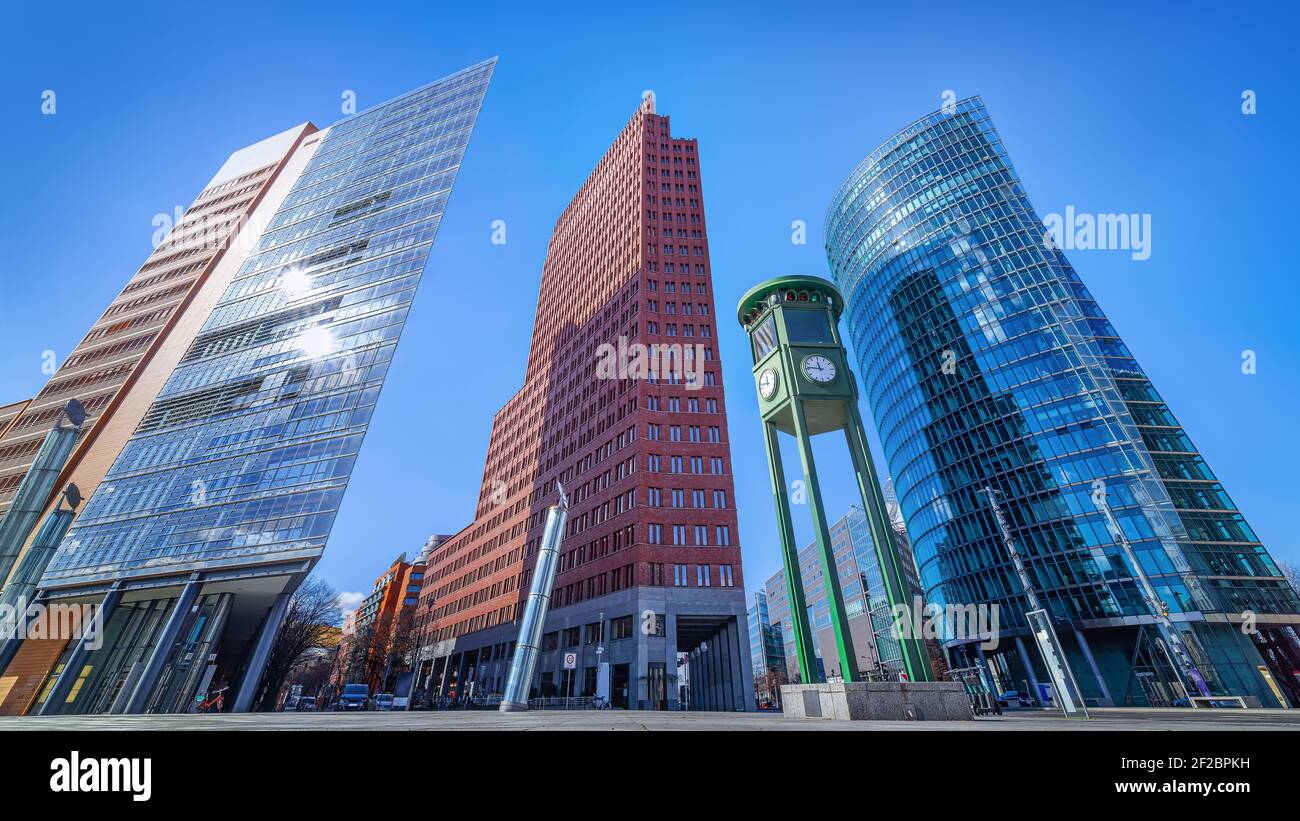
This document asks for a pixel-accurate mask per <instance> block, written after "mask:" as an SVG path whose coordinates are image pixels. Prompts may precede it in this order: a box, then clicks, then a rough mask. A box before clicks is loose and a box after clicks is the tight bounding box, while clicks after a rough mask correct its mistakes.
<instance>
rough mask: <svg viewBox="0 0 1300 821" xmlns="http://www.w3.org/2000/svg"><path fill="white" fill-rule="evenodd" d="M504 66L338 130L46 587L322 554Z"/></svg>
mask: <svg viewBox="0 0 1300 821" xmlns="http://www.w3.org/2000/svg"><path fill="white" fill-rule="evenodd" d="M493 67H494V62H487V63H484V64H481V65H478V66H474V67H472V68H469V69H466V70H465V71H462V72H459V73H457V74H454V75H452V76H450V77H447V78H445V79H443V80H440V81H438V82H436V83H433V84H431V85H429V86H426V87H424V88H422V89H419V90H417V91H415V92H412V93H410V94H407V95H404V96H402V97H399V98H397V99H395V100H392V101H390V102H388V103H385V104H383V105H381V106H378V107H376V108H374V109H371V110H369V111H366V112H363V113H360V114H357V115H355V116H353V117H350V118H348V119H346V120H343V121H341V122H340V123H338V124H336V125H334V126H333V127H332V128H330V129H329V130H328V131H327V132H326V134H325V136H324V137H323V138H322V139H321V142H320V145H319V146H318V148H317V150H316V153H315V154H314V156H313V157H312V158H311V160H310V161H309V162H308V164H307V166H306V167H305V169H304V170H303V172H302V174H301V175H300V177H299V178H298V180H297V181H296V183H295V184H294V186H293V188H292V190H291V191H290V193H289V194H288V196H287V198H286V199H285V201H284V202H283V204H282V205H281V207H280V209H279V210H278V212H277V213H276V214H275V216H274V217H273V219H272V220H271V222H270V224H269V225H268V227H267V228H266V230H265V231H264V232H263V234H262V236H261V238H260V241H259V242H258V244H257V246H256V247H255V248H254V249H253V251H252V252H251V253H250V254H249V256H248V257H247V259H246V260H245V261H244V263H243V266H242V267H241V269H240V270H239V273H238V274H237V275H236V277H235V279H234V281H233V282H232V283H231V285H230V286H229V288H228V289H227V290H226V292H225V294H224V295H223V296H222V298H221V299H220V301H219V302H218V304H217V305H216V307H215V308H214V309H213V311H212V313H211V315H210V316H209V317H208V319H207V321H206V323H205V324H204V326H203V328H202V330H201V331H200V333H199V334H198V337H197V338H196V339H195V341H194V343H193V344H192V345H191V346H190V348H189V350H188V352H187V353H186V354H185V355H184V357H183V358H182V359H181V362H180V364H179V365H178V366H177V368H176V369H175V371H174V372H173V373H172V375H171V378H170V379H169V380H168V381H167V383H166V385H165V386H164V387H163V389H162V390H161V392H160V393H159V395H158V398H157V399H156V401H155V402H154V403H153V405H152V406H151V407H150V409H149V411H148V412H147V413H146V414H145V416H144V418H143V420H142V421H141V423H140V425H139V427H138V428H137V429H136V431H135V433H134V435H133V436H132V437H131V439H130V441H129V442H128V443H127V445H126V446H125V447H124V448H123V449H122V451H121V453H120V455H119V456H118V458H117V460H116V461H115V462H114V464H113V466H112V468H111V469H110V470H109V472H108V474H107V476H106V478H105V480H104V482H103V484H102V485H101V486H100V488H99V490H98V492H96V493H95V495H94V496H93V497H92V498H91V499H90V501H89V502H88V503H87V505H86V508H85V510H84V511H83V512H82V514H81V516H80V517H79V518H78V519H77V521H76V522H75V524H74V526H73V528H72V530H71V532H69V534H68V535H67V537H66V538H65V540H64V542H63V544H62V545H61V547H60V549H59V551H58V553H57V554H56V556H55V557H54V559H53V560H52V561H51V563H50V566H49V568H48V570H47V572H46V575H45V577H44V579H43V580H42V586H43V587H48V586H52V585H53V586H58V585H60V584H69V583H79V582H85V581H88V580H93V579H96V578H125V577H130V576H132V575H138V574H154V573H158V572H160V571H173V570H180V569H189V568H209V567H216V566H226V565H246V564H254V563H262V562H271V561H277V560H283V559H304V558H305V559H314V558H316V557H318V556H319V555H320V554H321V552H322V551H323V550H324V547H325V541H326V537H327V536H328V534H329V531H330V527H331V525H332V523H333V521H334V517H335V514H336V513H337V511H338V506H339V502H340V500H341V499H342V496H343V491H344V488H345V487H346V485H347V481H348V478H349V475H350V474H351V471H352V466H353V462H354V460H355V459H356V455H357V452H358V450H359V448H360V446H361V440H362V437H363V436H364V434H365V431H366V426H367V424H368V422H369V421H370V416H371V413H372V411H373V409H374V405H375V402H376V400H377V399H378V396H379V390H380V387H381V386H382V384H383V380H384V375H385V372H386V370H387V368H388V364H389V362H390V360H391V358H392V355H393V351H394V349H395V348H396V346H397V340H398V336H399V335H400V333H401V331H402V326H403V323H404V322H405V320H406V315H407V311H408V309H409V306H410V303H411V300H412V298H413V297H414V296H415V290H416V286H417V285H418V284H419V281H420V276H421V274H422V273H423V271H424V267H425V263H426V261H427V259H428V256H429V250H430V248H431V247H432V244H433V241H434V236H435V234H436V233H437V230H438V224H439V220H440V218H441V216H442V213H443V209H444V208H445V207H446V204H447V199H448V197H449V196H450V194H451V188H452V183H453V182H454V181H455V179H456V173H457V171H458V169H459V167H460V162H461V158H462V156H463V154H464V151H465V147H466V145H467V143H468V141H469V137H470V132H471V130H472V128H473V126H474V122H475V118H476V116H477V114H478V110H479V106H480V104H481V103H482V100H483V95H484V92H485V91H486V89H487V85H488V81H489V79H490V77H491V74H492V70H493Z"/></svg>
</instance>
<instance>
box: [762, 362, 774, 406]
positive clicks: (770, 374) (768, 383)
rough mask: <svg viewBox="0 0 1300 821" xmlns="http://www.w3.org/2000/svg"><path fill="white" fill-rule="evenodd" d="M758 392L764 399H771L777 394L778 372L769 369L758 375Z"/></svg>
mask: <svg viewBox="0 0 1300 821" xmlns="http://www.w3.org/2000/svg"><path fill="white" fill-rule="evenodd" d="M758 392H759V393H760V394H762V396H763V398H764V399H771V398H772V394H774V393H776V370H775V369H774V368H768V369H767V370H765V371H763V372H762V373H760V374H759V375H758Z"/></svg>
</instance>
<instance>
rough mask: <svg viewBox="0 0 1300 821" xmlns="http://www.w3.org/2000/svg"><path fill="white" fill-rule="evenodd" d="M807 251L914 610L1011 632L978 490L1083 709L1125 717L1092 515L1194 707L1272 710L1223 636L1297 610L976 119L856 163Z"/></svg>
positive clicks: (1007, 595) (1137, 692) (974, 111)
mask: <svg viewBox="0 0 1300 821" xmlns="http://www.w3.org/2000/svg"><path fill="white" fill-rule="evenodd" d="M826 250H827V256H828V259H829V262H830V267H831V271H832V273H833V276H834V278H835V281H836V283H837V284H838V285H839V287H840V288H841V289H842V290H843V292H844V294H845V296H846V300H847V308H848V310H847V311H846V316H847V321H848V327H849V330H850V333H851V336H852V340H853V345H854V348H855V350H856V352H857V356H858V357H859V361H860V365H861V373H862V377H863V382H864V392H865V394H866V396H867V399H868V401H869V403H870V406H871V410H872V413H873V415H874V417H875V421H876V425H877V428H878V430H879V433H880V439H881V443H882V445H883V448H884V452H885V457H886V459H887V460H888V464H889V468H890V472H891V473H892V474H893V478H894V482H895V486H896V488H897V495H898V501H899V505H900V508H901V511H902V513H903V516H904V517H905V519H906V523H907V529H908V531H909V533H910V535H911V537H912V545H913V549H914V551H915V558H916V562H917V565H918V568H919V572H920V580H921V584H922V587H923V588H924V591H925V596H926V599H927V601H930V602H933V603H936V604H939V605H940V606H943V605H947V604H970V603H986V604H998V605H1000V606H1001V621H1002V627H1003V631H1004V633H1008V632H1009V633H1010V634H1011V635H1015V634H1017V633H1020V634H1023V633H1024V627H1025V624H1024V617H1023V613H1024V611H1025V609H1026V604H1025V600H1024V597H1023V593H1022V590H1021V587H1020V584H1019V582H1018V580H1016V578H1015V573H1014V571H1013V569H1012V567H1011V564H1010V560H1009V557H1008V556H1007V554H1006V551H1005V548H1004V546H1003V544H1002V542H1001V539H1000V537H999V532H998V528H997V526H996V524H995V521H994V519H993V517H992V514H991V512H990V509H989V506H988V503H987V501H986V500H985V498H984V496H983V494H982V493H981V489H982V488H984V487H985V486H991V487H993V488H995V489H996V490H998V491H1001V493H1002V494H1003V496H1002V498H1003V502H1004V510H1005V512H1006V514H1007V516H1008V518H1009V519H1010V524H1011V526H1012V530H1013V534H1014V537H1015V539H1016V540H1017V543H1018V545H1019V546H1020V550H1021V552H1022V553H1024V554H1026V555H1027V557H1028V565H1029V573H1030V575H1031V578H1032V580H1033V583H1034V584H1035V585H1036V587H1037V589H1038V592H1039V595H1040V596H1041V598H1042V599H1043V606H1044V607H1046V608H1047V609H1048V610H1049V611H1050V612H1051V613H1052V615H1053V616H1054V617H1055V618H1056V619H1057V620H1058V621H1059V622H1061V623H1065V624H1069V625H1072V626H1074V627H1075V628H1076V629H1077V630H1079V631H1082V632H1083V633H1084V634H1085V635H1086V637H1087V638H1086V640H1085V639H1083V638H1079V639H1078V641H1077V642H1067V643H1069V644H1073V645H1076V646H1077V647H1078V648H1079V649H1078V650H1077V651H1076V650H1074V648H1073V647H1067V651H1070V652H1072V653H1074V654H1072V655H1071V658H1070V661H1071V664H1072V666H1075V665H1077V666H1075V669H1076V677H1077V678H1078V679H1079V682H1080V685H1081V686H1083V688H1084V690H1085V695H1086V696H1091V697H1093V698H1096V699H1098V700H1103V699H1104V698H1105V695H1104V693H1105V691H1106V690H1107V689H1109V691H1110V699H1111V700H1112V701H1114V702H1116V703H1120V702H1121V701H1126V702H1128V703H1142V695H1141V690H1142V688H1141V687H1140V686H1139V684H1138V683H1135V681H1134V677H1133V675H1132V673H1133V666H1134V665H1133V663H1132V661H1131V659H1132V658H1134V657H1135V655H1134V654H1135V648H1136V647H1137V645H1138V644H1139V643H1140V642H1141V641H1143V639H1142V638H1141V637H1140V636H1139V628H1138V625H1142V624H1150V623H1151V622H1152V621H1153V619H1152V618H1151V617H1150V616H1149V612H1150V611H1149V609H1148V607H1147V605H1146V602H1145V601H1144V600H1143V598H1142V595H1141V591H1140V589H1139V586H1138V584H1137V581H1136V579H1135V578H1134V575H1133V568H1132V567H1130V566H1129V564H1128V562H1127V561H1126V559H1125V557H1124V555H1123V551H1122V550H1121V546H1120V545H1118V544H1116V540H1115V538H1114V537H1113V536H1112V535H1111V533H1110V531H1109V530H1108V527H1107V524H1106V521H1105V519H1104V518H1103V515H1102V513H1101V512H1099V508H1098V503H1097V500H1098V499H1099V498H1102V497H1103V496H1104V499H1105V502H1106V504H1108V505H1109V507H1110V508H1111V509H1112V510H1113V512H1114V514H1115V516H1116V517H1117V519H1118V521H1119V523H1120V526H1121V527H1122V528H1123V530H1124V532H1125V534H1126V536H1127V538H1128V540H1129V542H1130V543H1131V544H1132V547H1133V550H1134V551H1135V554H1136V556H1137V558H1138V562H1139V563H1140V564H1141V565H1142V569H1143V570H1144V571H1145V574H1146V575H1147V576H1148V577H1149V578H1150V580H1151V583H1152V584H1153V585H1154V587H1155V588H1156V590H1157V592H1158V595H1159V597H1160V598H1161V599H1163V600H1164V602H1166V603H1167V605H1168V608H1169V610H1170V613H1171V618H1172V619H1173V621H1174V622H1175V624H1176V625H1178V629H1179V632H1180V634H1182V635H1184V637H1185V641H1186V642H1187V644H1188V646H1189V649H1190V650H1191V652H1192V655H1193V657H1194V660H1195V661H1196V663H1197V664H1198V666H1199V667H1200V670H1201V672H1202V673H1203V674H1205V676H1206V678H1207V679H1208V680H1209V681H1210V684H1211V686H1212V688H1213V689H1214V690H1215V691H1216V692H1229V693H1239V694H1252V695H1257V696H1259V697H1260V699H1261V700H1262V702H1263V703H1265V704H1272V703H1273V701H1272V697H1271V696H1270V695H1268V691H1267V688H1266V687H1265V685H1264V682H1263V680H1262V678H1261V676H1260V675H1259V674H1258V671H1257V669H1256V666H1257V665H1258V664H1260V663H1261V656H1260V653H1258V652H1256V650H1255V649H1254V647H1252V638H1251V637H1250V636H1248V635H1245V634H1243V632H1242V631H1241V630H1239V629H1237V627H1236V626H1235V625H1233V624H1231V623H1230V621H1239V620H1240V614H1242V613H1243V612H1245V611H1253V612H1254V613H1256V614H1273V616H1272V617H1271V618H1264V617H1261V623H1269V624H1270V627H1269V628H1268V629H1267V630H1264V631H1261V634H1260V637H1256V638H1255V639H1254V641H1255V643H1256V644H1260V645H1262V644H1264V643H1265V641H1271V640H1276V639H1279V638H1281V639H1282V640H1284V641H1286V642H1293V641H1294V632H1293V627H1291V626H1289V625H1293V624H1295V623H1296V621H1297V619H1298V618H1300V617H1297V616H1296V614H1297V613H1300V603H1297V600H1296V595H1295V593H1294V592H1293V591H1292V590H1291V589H1290V588H1289V586H1288V585H1287V584H1286V582H1285V581H1284V580H1283V579H1282V578H1281V576H1280V574H1279V572H1278V569H1277V567H1276V566H1275V564H1274V563H1273V561H1272V559H1271V558H1270V557H1269V555H1268V553H1267V551H1265V549H1264V547H1263V546H1262V545H1261V544H1260V543H1259V541H1258V540H1257V539H1256V537H1255V535H1254V533H1253V532H1252V531H1251V530H1250V527H1249V525H1247V523H1246V521H1245V519H1244V518H1243V517H1242V514H1241V513H1240V512H1239V511H1238V510H1237V508H1236V506H1235V505H1234V504H1233V502H1232V500H1231V499H1230V498H1229V497H1228V495H1227V493H1226V492H1225V491H1224V489H1223V487H1222V486H1221V485H1220V484H1219V482H1218V481H1217V480H1216V479H1215V477H1214V475H1213V473H1211V471H1210V469H1209V467H1208V466H1207V465H1206V463H1205V460H1204V459H1203V458H1202V456H1201V455H1200V454H1199V453H1198V452H1197V450H1196V448H1195V447H1194V446H1193V444H1192V443H1191V441H1190V440H1189V438H1188V436H1187V434H1186V433H1185V432H1184V430H1183V429H1182V428H1181V427H1180V426H1179V424H1178V421H1177V420H1176V419H1175V418H1174V416H1173V414H1172V413H1171V412H1170V410H1169V408H1168V407H1167V406H1166V405H1165V403H1164V402H1163V400H1162V399H1161V398H1160V395H1159V394H1158V393H1157V392H1156V390H1155V388H1154V386H1153V385H1152V384H1151V382H1150V380H1148V379H1147V377H1146V375H1145V373H1144V372H1143V370H1142V368H1141V366H1140V365H1139V364H1138V363H1137V361H1136V360H1135V359H1134V358H1133V356H1132V355H1131V354H1130V353H1129V351H1128V349H1127V348H1126V347H1125V345H1124V342H1123V340H1122V339H1120V337H1119V335H1118V333H1117V332H1116V330H1115V329H1114V328H1113V327H1112V326H1111V324H1110V322H1109V321H1108V320H1107V319H1106V316H1105V315H1104V314H1103V313H1102V311H1101V309H1100V308H1099V307H1098V306H1097V303H1096V302H1095V301H1094V300H1093V298H1092V296H1091V295H1090V293H1089V292H1088V290H1087V288H1085V287H1084V285H1083V283H1082V282H1081V281H1080V279H1079V277H1078V276H1077V275H1076V273H1075V271H1074V269H1073V268H1072V267H1071V265H1070V263H1069V262H1068V261H1067V260H1066V258H1065V256H1064V255H1063V254H1062V253H1061V251H1060V250H1059V249H1057V248H1056V247H1055V246H1054V245H1053V244H1052V243H1050V242H1048V241H1046V240H1045V230H1044V226H1043V223H1042V221H1041V220H1040V219H1039V217H1038V215H1037V214H1036V213H1035V212H1034V210H1033V207H1032V206H1031V205H1030V202H1029V198H1028V196H1027V195H1026V193H1025V191H1024V189H1023V187H1022V186H1021V183H1020V180H1019V178H1018V177H1017V176H1016V173H1015V170H1014V168H1013V167H1012V164H1011V160H1010V158H1009V157H1008V156H1007V152H1006V149H1005V147H1004V146H1003V144H1002V141H1001V139H1000V138H999V136H998V134H997V132H996V130H995V129H994V127H993V124H992V123H991V121H990V119H989V115H988V113H987V111H986V110H985V108H984V105H983V104H982V102H981V101H980V100H979V99H978V98H972V99H967V100H963V101H961V102H959V103H958V104H957V105H956V106H955V107H954V108H952V109H949V110H943V111H938V112H935V113H933V114H930V115H928V116H926V117H924V118H922V119H921V120H918V121H917V122H916V123H913V124H912V125H910V126H908V127H907V128H905V129H904V130H902V131H901V132H899V133H898V134H896V135H894V136H893V137H891V138H890V139H889V140H888V141H886V142H885V143H884V144H883V145H882V146H881V147H880V148H878V149H877V150H876V151H875V152H873V153H872V154H871V155H870V156H868V157H867V159H866V160H864V161H863V162H862V163H861V164H860V165H859V166H858V167H857V168H856V169H855V170H854V171H853V173H852V174H851V175H850V176H849V178H848V179H847V180H846V181H845V183H844V184H843V185H842V186H841V188H840V190H839V191H838V192H837V194H836V196H835V198H834V201H833V202H832V205H831V208H830V212H829V214H828V217H827V228H826ZM1279 631H1280V633H1281V634H1282V635H1279ZM1265 637H1266V638H1265ZM1085 641H1086V642H1091V648H1092V653H1091V654H1090V653H1089V651H1088V649H1087V645H1086V644H1085V643H1084V642H1085ZM1003 651H1007V652H1005V653H1002V655H1003V656H1009V657H1010V659H1009V661H1010V663H1011V664H1015V663H1018V661H1017V660H1016V658H1015V656H1016V651H1015V649H1014V648H1007V647H1006V646H1004V647H1003ZM1089 655H1091V656H1092V658H1089ZM1266 655H1267V654H1266ZM1021 657H1022V659H1023V657H1024V656H1023V654H1021ZM1001 661H1002V662H1007V661H1008V659H1007V658H1003V659H1001ZM1014 675H1015V673H1014V672H1012V676H1013V677H1014ZM1030 677H1031V678H1032V672H1031V674H1030ZM1281 677H1282V676H1281V675H1278V678H1281ZM1107 685H1109V687H1107Z"/></svg>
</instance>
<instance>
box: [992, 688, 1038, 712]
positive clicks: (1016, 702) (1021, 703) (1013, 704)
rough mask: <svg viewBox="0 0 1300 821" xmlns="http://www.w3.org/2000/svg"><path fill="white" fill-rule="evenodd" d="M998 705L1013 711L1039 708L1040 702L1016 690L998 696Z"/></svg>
mask: <svg viewBox="0 0 1300 821" xmlns="http://www.w3.org/2000/svg"><path fill="white" fill-rule="evenodd" d="M998 704H1001V705H1002V706H1003V707H1009V708H1011V709H1013V710H1014V709H1017V708H1030V707H1037V706H1038V702H1036V701H1034V700H1033V699H1032V698H1030V697H1029V694H1028V693H1021V692H1019V691H1016V690H1008V691H1007V692H1005V693H1003V694H1002V695H1000V696H998Z"/></svg>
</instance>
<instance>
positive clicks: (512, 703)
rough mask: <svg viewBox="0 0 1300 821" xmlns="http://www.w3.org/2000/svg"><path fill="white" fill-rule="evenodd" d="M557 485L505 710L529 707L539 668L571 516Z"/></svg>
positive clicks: (508, 682) (522, 623) (521, 623)
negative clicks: (552, 593) (544, 629)
mask: <svg viewBox="0 0 1300 821" xmlns="http://www.w3.org/2000/svg"><path fill="white" fill-rule="evenodd" d="M556 487H557V488H558V489H559V491H560V501H559V502H558V503H556V504H554V505H551V506H550V507H549V508H548V509H547V511H546V526H545V527H544V528H543V530H542V545H541V549H540V551H539V552H538V554H537V563H536V564H535V565H534V566H533V583H532V584H531V585H530V586H529V590H528V601H527V602H525V603H524V614H523V617H522V618H521V619H520V620H519V641H518V643H517V644H516V645H515V655H514V658H513V659H512V660H511V662H510V672H509V673H507V674H506V690H505V694H504V696H503V697H502V699H501V708H500V709H501V712H503V713H517V712H523V711H525V710H527V709H528V689H529V686H530V685H531V684H532V681H533V674H534V672H535V671H536V670H537V656H538V653H539V652H541V643H542V628H543V627H544V626H545V625H546V611H547V609H548V608H549V607H550V605H551V590H552V588H554V587H555V574H556V573H557V572H558V570H559V566H560V543H561V542H563V541H564V523H565V521H566V520H567V519H568V517H569V499H568V497H567V496H565V495H564V488H563V487H562V486H560V485H559V483H558V482H557V483H556Z"/></svg>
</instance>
